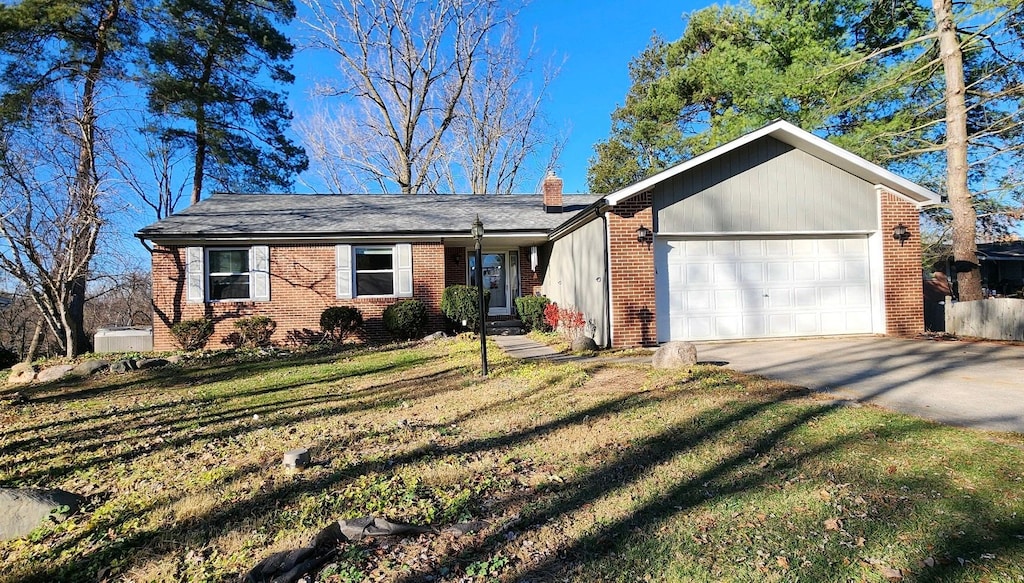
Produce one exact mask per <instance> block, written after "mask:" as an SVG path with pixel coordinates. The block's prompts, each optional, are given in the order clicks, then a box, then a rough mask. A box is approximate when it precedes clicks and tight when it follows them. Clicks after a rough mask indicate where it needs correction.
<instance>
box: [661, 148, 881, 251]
mask: <svg viewBox="0 0 1024 583" xmlns="http://www.w3.org/2000/svg"><path fill="white" fill-rule="evenodd" d="M654 209H655V215H656V220H657V231H658V232H659V233H679V234H682V233H772V232H783V233H834V232H868V231H874V230H877V228H878V195H877V193H876V191H875V187H874V185H873V184H871V183H869V182H867V181H865V180H863V179H861V178H858V177H856V176H854V175H852V174H850V173H848V172H846V171H844V170H842V169H840V168H837V167H836V166H833V165H832V164H829V163H828V162H825V161H823V160H821V159H819V158H816V157H814V156H812V155H811V154H808V153H807V152H804V151H802V150H798V149H795V148H793V147H792V146H789V145H787V144H784V143H782V142H780V141H778V140H775V139H774V138H770V137H765V138H762V139H760V140H758V141H756V142H753V143H751V144H747V145H746V146H743V147H740V148H737V149H736V150H733V151H731V152H728V153H726V154H724V155H722V156H720V157H718V158H715V159H713V160H710V161H708V162H707V163H705V164H702V165H700V166H697V167H695V168H692V169H690V170H689V171H687V172H684V173H682V174H680V175H678V176H675V177H673V178H671V179H669V180H667V181H665V182H663V183H661V184H659V185H658V187H657V188H656V189H655V191H654Z"/></svg>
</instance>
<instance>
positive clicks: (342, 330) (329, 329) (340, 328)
mask: <svg viewBox="0 0 1024 583" xmlns="http://www.w3.org/2000/svg"><path fill="white" fill-rule="evenodd" d="M362 328H363V313H362V312H360V311H359V308H353V307H352V306H331V307H330V308H327V309H326V310H324V311H323V312H322V313H321V314H320V329H321V330H323V331H324V334H326V335H327V338H328V339H329V340H331V341H332V342H335V343H338V344H341V343H342V342H344V341H345V339H346V338H348V337H349V336H352V335H353V334H355V333H356V332H358V331H360V330H362Z"/></svg>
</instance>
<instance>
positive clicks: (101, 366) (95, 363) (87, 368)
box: [71, 360, 110, 377]
mask: <svg viewBox="0 0 1024 583" xmlns="http://www.w3.org/2000/svg"><path fill="white" fill-rule="evenodd" d="M108 368H110V361H109V360H87V361H85V362H82V363H79V365H78V366H76V367H75V368H73V369H71V374H73V375H75V376H76V377H87V376H90V375H94V374H96V373H98V372H103V371H105V370H107V369H108Z"/></svg>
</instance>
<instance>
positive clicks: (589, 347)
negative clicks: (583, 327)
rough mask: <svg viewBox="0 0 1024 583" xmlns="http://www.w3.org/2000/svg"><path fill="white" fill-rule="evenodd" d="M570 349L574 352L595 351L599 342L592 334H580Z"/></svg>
mask: <svg viewBox="0 0 1024 583" xmlns="http://www.w3.org/2000/svg"><path fill="white" fill-rule="evenodd" d="M569 350H571V351H573V352H594V351H595V350H597V342H595V341H594V339H593V338H591V337H590V336H580V337H578V338H576V339H575V340H573V341H572V345H570V346H569Z"/></svg>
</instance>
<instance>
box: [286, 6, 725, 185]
mask: <svg viewBox="0 0 1024 583" xmlns="http://www.w3.org/2000/svg"><path fill="white" fill-rule="evenodd" d="M708 4H709V3H708V2H706V1H702V2H695V1H693V0H682V1H680V0H675V1H672V0H632V1H629V2H626V1H622V0H533V2H532V3H530V5H528V6H527V7H526V8H525V9H524V10H523V12H522V13H521V14H520V18H519V20H518V25H519V33H520V38H521V39H522V41H523V43H527V44H528V42H529V40H530V39H531V38H532V37H534V35H535V37H536V51H537V58H538V62H537V63H536V65H537V66H538V68H543V64H544V63H546V62H548V61H550V62H551V63H554V64H559V63H561V68H560V74H559V76H558V77H557V78H556V79H555V81H554V83H553V84H552V85H551V87H550V88H549V92H548V100H547V103H546V104H545V108H544V110H545V113H546V115H547V116H548V119H549V121H550V123H551V125H552V128H553V129H554V130H555V131H561V132H563V133H564V134H566V135H567V136H568V141H567V142H566V144H565V149H564V151H563V153H562V156H561V157H560V158H559V162H558V173H559V175H560V176H561V177H562V178H563V179H564V181H565V183H564V186H563V188H564V190H565V192H567V193H573V192H587V160H588V159H589V158H590V157H591V155H592V154H593V146H594V144H595V143H596V142H598V141H600V140H603V139H604V138H606V137H607V136H608V132H609V129H610V125H611V113H612V111H613V110H614V109H615V107H616V105H618V104H621V103H622V102H623V100H624V98H625V95H626V91H627V90H628V89H629V70H628V66H629V62H630V60H631V59H632V58H633V57H635V56H636V55H638V54H639V53H640V51H642V50H643V49H644V47H646V46H647V44H648V42H649V41H650V38H651V35H652V34H653V33H654V32H657V33H659V34H660V35H662V36H664V37H666V38H668V39H676V38H678V37H679V36H680V35H681V34H682V30H683V20H682V16H683V14H684V13H686V12H691V11H693V10H696V9H699V8H701V7H703V6H707V5H708ZM317 58H318V57H316V56H314V55H311V54H309V53H303V52H299V53H298V54H297V55H296V61H295V74H296V76H297V82H296V85H295V87H292V88H291V90H290V93H291V96H292V97H291V103H292V106H293V108H294V109H295V111H296V117H301V116H302V114H303V108H304V106H305V104H306V103H307V102H308V100H309V96H308V94H307V87H309V84H310V83H312V82H313V81H314V79H311V78H310V76H311V71H316V73H315V74H316V75H318V76H320V77H321V78H324V77H330V76H332V74H333V73H334V68H333V67H334V64H333V63H331V62H320V61H318V60H317ZM537 178H538V182H539V179H540V178H541V177H539V176H538V177H537ZM297 189H298V190H299V191H300V192H301V191H302V186H301V185H297Z"/></svg>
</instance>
